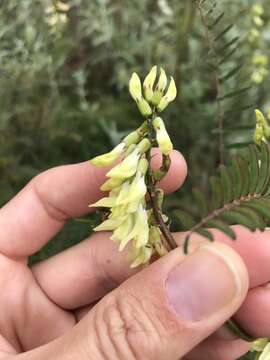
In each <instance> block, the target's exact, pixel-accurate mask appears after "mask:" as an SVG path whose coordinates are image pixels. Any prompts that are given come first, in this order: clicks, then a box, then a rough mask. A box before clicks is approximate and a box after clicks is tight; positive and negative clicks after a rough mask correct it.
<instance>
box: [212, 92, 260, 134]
mask: <svg viewBox="0 0 270 360" xmlns="http://www.w3.org/2000/svg"><path fill="white" fill-rule="evenodd" d="M250 89H251V86H247V87H244V88H242V89H239V90H235V91H232V92H230V93H228V94H226V95H223V96H221V97H219V98H218V100H225V99H230V98H232V97H235V96H238V95H240V94H243V93H245V92H247V91H249V90H250ZM253 128H254V126H253Z"/></svg>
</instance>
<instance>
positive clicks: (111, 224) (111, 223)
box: [94, 217, 123, 231]
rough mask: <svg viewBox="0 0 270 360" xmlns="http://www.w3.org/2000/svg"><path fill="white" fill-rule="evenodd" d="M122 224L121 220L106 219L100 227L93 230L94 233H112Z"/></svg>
mask: <svg viewBox="0 0 270 360" xmlns="http://www.w3.org/2000/svg"><path fill="white" fill-rule="evenodd" d="M122 222H123V218H121V217H118V218H114V219H110V218H109V219H107V220H105V221H103V222H102V223H101V224H100V225H98V226H96V227H95V228H94V231H112V230H115V229H117V228H118V226H120V225H121V223H122Z"/></svg>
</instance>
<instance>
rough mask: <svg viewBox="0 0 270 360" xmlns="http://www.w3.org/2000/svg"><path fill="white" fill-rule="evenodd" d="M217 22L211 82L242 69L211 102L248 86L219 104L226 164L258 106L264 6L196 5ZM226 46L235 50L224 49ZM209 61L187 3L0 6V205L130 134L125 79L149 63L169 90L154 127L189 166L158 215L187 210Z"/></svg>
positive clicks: (202, 172) (67, 236)
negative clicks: (160, 124) (53, 170)
mask: <svg viewBox="0 0 270 360" xmlns="http://www.w3.org/2000/svg"><path fill="white" fill-rule="evenodd" d="M223 11H225V14H224V16H222V19H221V21H220V22H219V23H218V24H217V25H216V27H215V28H214V29H213V34H212V36H213V39H215V37H218V34H220V33H221V34H222V32H223V30H224V29H226V28H227V27H228V26H229V27H230V30H229V31H227V32H226V33H225V34H223V36H219V38H218V39H217V41H215V46H216V49H215V51H217V52H220V59H221V60H222V59H223V61H220V64H219V65H218V69H217V71H218V72H219V73H220V76H221V75H222V74H224V73H226V72H227V73H228V71H230V70H231V69H234V68H235V66H238V65H239V64H240V65H241V64H242V65H243V67H242V68H241V71H239V72H238V73H237V75H236V76H234V77H231V78H230V79H229V81H228V82H225V83H224V84H223V83H222V84H221V85H222V86H221V87H222V88H221V90H220V92H221V95H222V94H225V93H228V92H230V91H233V90H235V89H237V88H243V87H247V86H248V87H249V86H252V88H251V89H250V90H249V91H248V92H245V93H244V94H240V95H239V96H237V97H233V98H228V99H227V100H224V101H223V103H222V106H223V112H224V113H225V131H224V134H225V140H226V146H227V147H228V148H227V150H226V154H227V156H228V154H229V152H230V151H234V150H231V148H235V147H239V146H241V144H243V143H246V142H247V141H251V139H252V129H253V128H254V125H255V119H254V115H253V109H254V107H255V106H256V107H262V108H265V109H267V107H268V98H269V97H268V93H269V87H270V86H269V81H268V73H267V72H268V70H267V68H268V57H269V50H270V46H269V44H270V42H269V40H270V30H269V18H270V4H269V2H268V1H266V0H265V1H261V2H258V3H257V2H255V3H254V2H253V1H247V0H242V1H241V0H239V1H237V2H235V1H229V0H225V1H220V2H219V3H218V5H215V2H214V1H212V0H206V1H205V2H204V12H205V14H206V17H207V20H208V21H209V24H211V22H212V23H213V21H214V19H216V18H217V17H219V14H222V13H223ZM231 24H232V25H233V26H230V25H231ZM236 37H239V40H238V42H237V43H234V42H232V45H231V46H227V44H229V45H230V42H231V41H232V40H233V39H235V38H236ZM222 49H223V50H222ZM230 52H231V53H232V54H231V56H228V55H230ZM226 57H227V58H226ZM212 59H213V53H212V51H211V50H210V51H209V48H208V44H207V41H206V36H205V28H204V27H203V26H202V21H201V19H200V16H199V12H198V10H197V9H196V4H195V2H193V1H189V0H187V1H181V2H179V1H178V0H159V1H151V0H133V1H123V0H91V1H89V0H73V1H72V0H70V1H50V0H35V1H32V0H21V1H19V2H18V1H16V0H9V1H5V2H2V3H1V5H0V64H1V66H0V91H1V95H0V109H1V111H0V170H1V177H0V204H1V205H2V204H4V203H5V202H6V201H8V200H9V199H10V198H11V197H12V196H14V195H15V194H16V193H17V192H18V191H19V190H20V189H21V188H22V187H23V186H24V185H25V184H26V183H27V182H28V181H29V180H30V179H31V178H32V177H33V176H35V175H36V174H38V173H39V172H41V171H43V170H46V169H48V168H50V167H53V166H57V165H61V164H69V163H76V162H80V161H84V160H87V159H89V158H91V157H92V156H93V155H96V154H99V153H101V152H104V151H107V150H109V149H110V148H111V146H113V145H115V144H117V143H118V142H119V140H120V139H121V137H122V136H123V135H124V134H125V133H126V132H128V131H130V130H131V129H133V128H134V127H136V126H138V125H139V124H140V122H141V118H140V115H139V113H138V111H137V109H136V106H135V105H134V103H133V101H132V100H131V98H130V96H129V93H128V87H127V85H128V81H129V77H130V75H131V73H132V72H133V71H137V72H138V73H139V74H140V75H141V76H144V75H146V74H147V72H148V71H149V69H150V67H151V66H152V65H153V64H158V65H162V66H163V67H164V68H165V70H166V71H167V73H170V74H172V75H173V76H174V77H175V79H176V82H177V86H178V88H179V89H180V96H179V97H178V99H177V101H176V102H175V103H174V104H173V105H171V106H170V107H169V108H168V110H167V111H166V113H164V120H165V121H166V123H167V126H168V130H169V131H170V134H171V136H172V138H173V142H174V144H175V148H176V149H178V150H180V151H181V152H182V153H183V154H184V155H185V157H186V159H187V162H188V165H189V179H188V181H187V183H186V185H185V187H184V188H183V190H181V191H180V192H179V194H176V195H175V196H171V197H170V198H169V200H168V202H167V210H168V212H169V213H172V211H173V210H174V209H175V208H178V207H189V206H190V203H191V200H190V191H187V190H189V189H190V187H191V186H192V185H194V184H195V185H196V186H197V185H199V186H201V187H204V186H206V182H207V181H206V179H207V177H208V175H211V174H212V173H213V172H214V171H215V168H216V167H217V165H218V163H219V154H218V138H219V136H218V129H217V128H218V120H217V103H216V96H217V93H216V87H215V81H214V78H213V70H214V64H213V63H212ZM219 95H220V94H219ZM240 110H243V111H240ZM89 231H90V226H89V225H88V224H82V223H77V222H76V221H71V222H70V223H69V224H68V225H67V228H66V229H65V231H64V233H63V234H62V235H61V236H60V237H58V239H56V241H54V242H52V243H50V244H49V246H48V247H47V248H46V249H45V250H43V251H42V253H41V254H38V255H37V256H36V257H35V260H38V259H40V258H43V257H44V256H47V255H48V254H50V253H54V252H56V251H59V250H60V249H62V248H64V247H67V246H70V245H71V244H73V243H75V242H77V241H79V240H80V239H82V238H83V237H84V236H86V235H87V234H88V233H89Z"/></svg>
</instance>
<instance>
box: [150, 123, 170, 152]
mask: <svg viewBox="0 0 270 360" xmlns="http://www.w3.org/2000/svg"><path fill="white" fill-rule="evenodd" d="M153 127H154V129H155V130H156V137H157V142H158V146H159V148H160V150H161V152H162V154H164V155H169V153H170V152H171V151H172V149H173V145H172V142H171V139H170V137H169V135H168V133H167V130H166V128H165V125H164V122H163V120H162V119H161V118H160V117H157V118H155V119H154V120H153Z"/></svg>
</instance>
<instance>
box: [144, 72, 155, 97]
mask: <svg viewBox="0 0 270 360" xmlns="http://www.w3.org/2000/svg"><path fill="white" fill-rule="evenodd" d="M156 77H157V66H153V67H152V69H151V71H150V72H149V74H148V75H147V76H146V78H145V79H144V82H143V88H144V95H145V98H146V100H147V101H149V102H151V100H152V97H153V94H154V91H153V87H154V83H155V80H156Z"/></svg>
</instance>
